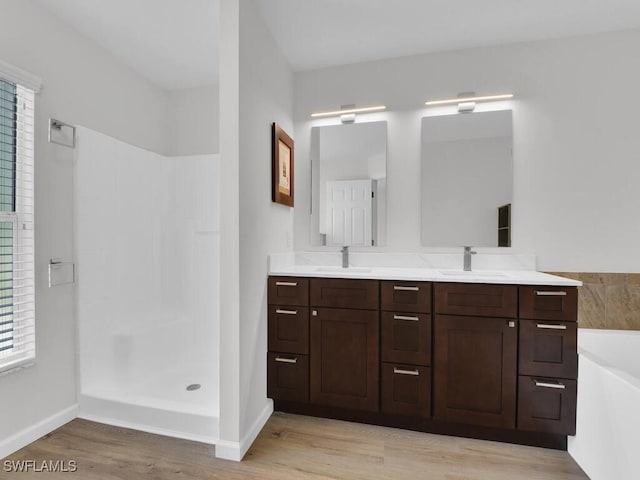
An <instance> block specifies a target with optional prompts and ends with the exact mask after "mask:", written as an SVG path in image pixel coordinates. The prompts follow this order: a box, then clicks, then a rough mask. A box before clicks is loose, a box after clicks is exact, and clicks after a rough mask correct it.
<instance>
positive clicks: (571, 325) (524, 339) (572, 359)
mask: <svg viewBox="0 0 640 480" xmlns="http://www.w3.org/2000/svg"><path fill="white" fill-rule="evenodd" d="M577 334H578V328H577V324H576V322H557V321H547V320H521V321H520V355H519V359H520V367H519V372H520V374H521V375H541V376H543V377H559V378H577V376H578V351H577Z"/></svg>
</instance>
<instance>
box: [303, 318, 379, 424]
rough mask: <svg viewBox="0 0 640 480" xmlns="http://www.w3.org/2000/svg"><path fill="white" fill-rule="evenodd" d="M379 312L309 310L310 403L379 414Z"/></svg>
mask: <svg viewBox="0 0 640 480" xmlns="http://www.w3.org/2000/svg"><path fill="white" fill-rule="evenodd" d="M378 323H379V321H378V312H377V311H375V310H345V309H335V308H317V309H312V310H311V378H310V391H311V402H312V403H316V404H318V405H327V406H331V407H340V408H351V409H356V410H368V411H374V412H375V411H378V408H379V405H378V403H379V402H378V391H379V385H378V384H379V381H378V378H379V372H378V370H379V355H378V338H379V332H378V330H379V325H378Z"/></svg>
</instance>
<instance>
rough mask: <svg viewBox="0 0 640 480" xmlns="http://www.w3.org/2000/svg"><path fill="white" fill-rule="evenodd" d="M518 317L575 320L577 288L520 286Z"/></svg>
mask: <svg viewBox="0 0 640 480" xmlns="http://www.w3.org/2000/svg"><path fill="white" fill-rule="evenodd" d="M520 318H533V319H536V320H564V321H566V322H575V321H576V320H577V318H578V289H577V288H576V287H520Z"/></svg>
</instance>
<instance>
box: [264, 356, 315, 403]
mask: <svg viewBox="0 0 640 480" xmlns="http://www.w3.org/2000/svg"><path fill="white" fill-rule="evenodd" d="M267 396H268V397H269V398H273V399H274V400H291V401H296V402H308V401H309V356H308V355H296V354H293V355H292V354H285V353H274V352H269V353H267Z"/></svg>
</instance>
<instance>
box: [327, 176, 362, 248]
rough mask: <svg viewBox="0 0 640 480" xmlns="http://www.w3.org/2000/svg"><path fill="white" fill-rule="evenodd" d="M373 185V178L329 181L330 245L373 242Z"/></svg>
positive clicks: (328, 223) (328, 230)
mask: <svg viewBox="0 0 640 480" xmlns="http://www.w3.org/2000/svg"><path fill="white" fill-rule="evenodd" d="M372 184H373V181H372V180H371V179H367V180H333V181H327V195H326V210H325V211H326V227H327V230H326V232H327V233H326V235H327V237H326V244H327V245H334V246H342V245H353V246H361V247H364V246H371V245H372V238H373V236H372V216H373V201H372V200H373V199H372V192H373V189H372Z"/></svg>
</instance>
